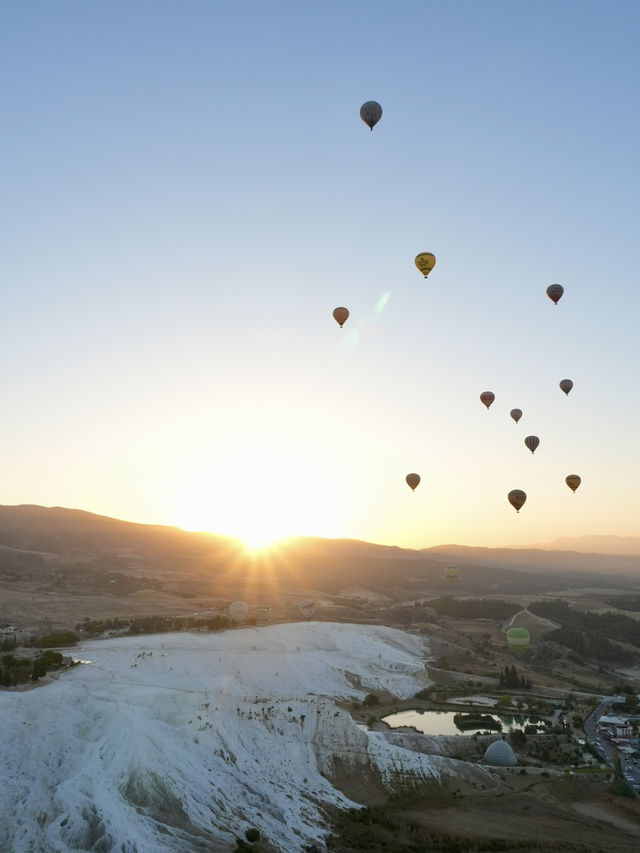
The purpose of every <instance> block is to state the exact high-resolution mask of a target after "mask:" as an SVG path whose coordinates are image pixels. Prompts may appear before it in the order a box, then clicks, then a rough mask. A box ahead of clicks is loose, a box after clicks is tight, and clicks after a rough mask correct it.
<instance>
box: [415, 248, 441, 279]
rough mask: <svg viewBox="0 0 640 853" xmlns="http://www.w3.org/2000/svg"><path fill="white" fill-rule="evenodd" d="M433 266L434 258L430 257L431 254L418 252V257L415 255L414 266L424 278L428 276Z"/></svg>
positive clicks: (434, 263)
mask: <svg viewBox="0 0 640 853" xmlns="http://www.w3.org/2000/svg"><path fill="white" fill-rule="evenodd" d="M435 265H436V256H435V255H432V254H431V252H420V254H419V255H416V266H417V267H418V269H419V270H420V272H421V273H422V275H423V276H424V277H425V278H426V277H427V276H428V275H429V273H430V272H431V270H432V269H433V268H434V267H435Z"/></svg>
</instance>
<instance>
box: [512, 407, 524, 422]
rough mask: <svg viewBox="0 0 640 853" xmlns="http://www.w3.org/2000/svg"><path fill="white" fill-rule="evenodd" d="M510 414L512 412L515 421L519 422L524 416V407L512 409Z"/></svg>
mask: <svg viewBox="0 0 640 853" xmlns="http://www.w3.org/2000/svg"><path fill="white" fill-rule="evenodd" d="M509 414H510V415H511V417H512V418H513V419H514V421H515V422H516V423H518V421H519V420H520V418H521V417H522V409H511V411H510V412H509Z"/></svg>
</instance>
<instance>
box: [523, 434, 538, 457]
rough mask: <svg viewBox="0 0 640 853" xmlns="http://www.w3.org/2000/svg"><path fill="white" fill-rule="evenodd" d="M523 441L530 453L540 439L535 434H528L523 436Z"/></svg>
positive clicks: (533, 450)
mask: <svg viewBox="0 0 640 853" xmlns="http://www.w3.org/2000/svg"><path fill="white" fill-rule="evenodd" d="M524 443H525V444H526V446H527V447H528V448H529V450H530V451H531V452H532V453H535V449H536V447H537V446H538V445H539V444H540V439H539V438H538V436H537V435H528V436H527V437H526V438H525V440H524Z"/></svg>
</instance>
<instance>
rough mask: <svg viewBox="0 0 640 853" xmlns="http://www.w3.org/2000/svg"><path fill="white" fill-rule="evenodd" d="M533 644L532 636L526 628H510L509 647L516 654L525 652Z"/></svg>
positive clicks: (508, 632) (508, 634) (508, 633)
mask: <svg viewBox="0 0 640 853" xmlns="http://www.w3.org/2000/svg"><path fill="white" fill-rule="evenodd" d="M530 642H531V634H530V633H529V632H528V631H527V629H526V628H509V630H508V631H507V645H508V646H509V648H510V649H514V651H516V652H522V651H524V650H525V649H526V648H527V646H528V645H529V643H530Z"/></svg>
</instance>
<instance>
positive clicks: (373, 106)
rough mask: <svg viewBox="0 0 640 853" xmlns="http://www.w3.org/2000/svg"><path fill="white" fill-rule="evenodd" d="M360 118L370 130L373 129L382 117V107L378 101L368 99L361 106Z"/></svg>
mask: <svg viewBox="0 0 640 853" xmlns="http://www.w3.org/2000/svg"><path fill="white" fill-rule="evenodd" d="M360 118H361V119H362V121H363V122H364V123H365V124H366V125H367V127H368V128H369V130H373V128H374V127H375V126H376V124H378V122H379V121H380V119H381V118H382V107H381V106H380V104H379V103H378V102H377V101H366V102H365V103H364V104H363V105H362V106H361V107H360Z"/></svg>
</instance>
